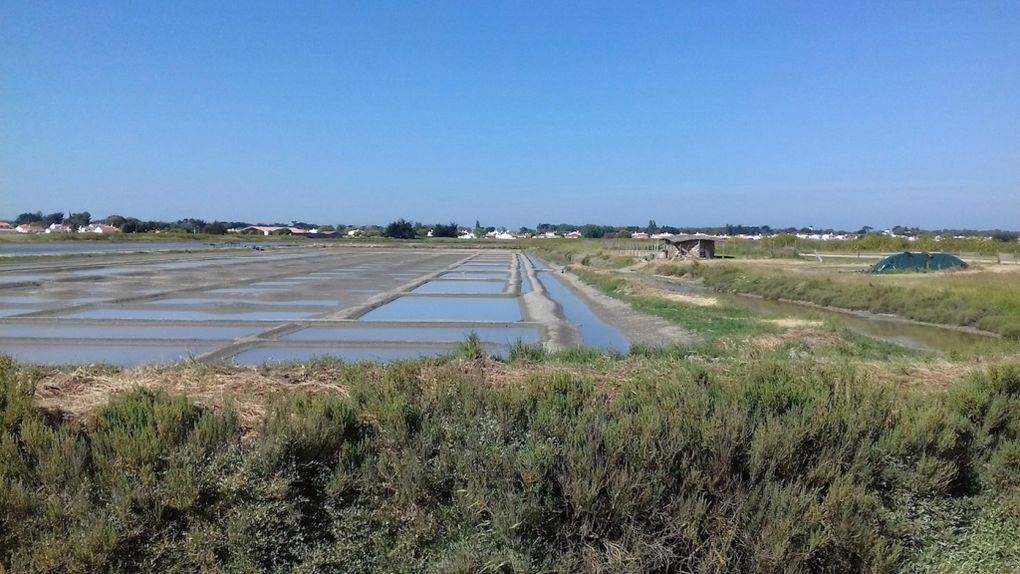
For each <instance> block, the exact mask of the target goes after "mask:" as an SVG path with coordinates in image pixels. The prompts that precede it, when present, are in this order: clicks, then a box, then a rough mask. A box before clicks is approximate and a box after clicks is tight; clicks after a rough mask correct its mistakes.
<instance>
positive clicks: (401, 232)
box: [13, 211, 1020, 242]
mask: <svg viewBox="0 0 1020 574" xmlns="http://www.w3.org/2000/svg"><path fill="white" fill-rule="evenodd" d="M13 223H14V224H15V225H21V224H40V225H44V226H49V225H51V224H63V225H66V226H68V227H71V228H77V227H83V226H86V225H89V224H90V223H103V224H106V225H111V226H113V227H117V228H119V229H120V230H121V231H122V232H124V233H152V232H155V231H160V232H180V233H205V234H209V235H224V234H226V233H227V231H228V230H229V229H236V228H243V227H249V226H251V225H268V226H276V227H297V228H302V229H313V228H314V229H318V230H319V232H320V233H333V232H343V231H345V230H347V229H351V228H358V229H363V230H366V231H367V232H368V234H369V235H378V236H385V237H395V238H402V239H413V238H416V237H425V236H426V235H427V234H428V233H429V232H431V233H432V237H457V235H458V234H459V232H460V231H461V230H464V231H472V232H474V233H475V234H476V235H477V234H483V233H487V232H492V231H497V230H501V229H507V228H504V227H498V228H497V227H495V226H482V225H481V223H480V222H478V221H475V225H474V226H473V227H469V226H462V225H458V224H457V223H455V222H450V223H448V224H443V223H422V222H420V221H408V220H404V219H398V220H396V221H393V222H390V223H389V224H388V225H386V226H380V225H348V224H342V223H338V224H335V225H330V224H326V225H318V224H315V223H308V222H304V221H297V220H292V221H290V222H289V223H280V222H274V223H256V224H253V223H250V222H247V221H219V220H213V221H207V220H204V219H199V218H185V219H178V220H176V221H160V220H143V219H139V218H136V217H125V216H122V215H116V214H115V215H109V216H107V217H105V218H103V219H92V215H91V214H90V213H89V212H88V211H82V212H79V213H74V212H68V213H67V215H65V214H64V212H60V211H58V212H53V213H48V214H44V213H43V212H42V211H36V212H34V213H30V212H26V213H21V214H19V215H18V216H17V217H16V218H15V219H14V220H13ZM575 231H576V232H580V234H581V236H582V237H585V238H589V239H603V238H618V237H619V238H623V237H630V235H631V234H632V233H639V232H644V233H649V234H654V233H703V234H708V235H727V236H735V235H747V236H761V235H766V236H771V235H784V234H785V235H795V234H798V233H799V234H827V235H847V236H853V235H856V236H866V235H873V234H879V233H882V232H883V231H882V230H878V229H875V228H873V227H871V226H868V225H865V226H863V227H861V228H860V229H858V230H855V231H849V230H844V229H834V228H824V229H822V228H815V227H772V226H769V225H740V224H738V225H733V224H726V225H721V226H702V227H697V226H679V227H678V226H673V225H661V226H660V225H658V224H657V223H656V222H655V220H650V221H649V222H648V224H647V225H644V226H641V225H625V226H620V225H598V224H592V223H587V224H580V225H579V224H573V223H539V224H538V225H537V226H535V227H534V228H530V227H526V226H525V227H520V228H518V229H517V232H518V233H532V234H535V233H539V234H541V233H549V232H553V233H559V234H564V233H572V232H575ZM888 231H891V232H892V233H893V234H894V235H899V236H913V237H921V236H927V235H930V236H936V235H939V236H953V237H957V236H961V237H990V238H991V239H993V240H996V241H1002V242H1013V241H1017V240H1018V239H1020V232H1017V231H1011V230H1003V229H945V228H944V229H930V230H929V229H923V228H921V227H917V226H904V225H896V226H894V227H891V228H889V229H888Z"/></svg>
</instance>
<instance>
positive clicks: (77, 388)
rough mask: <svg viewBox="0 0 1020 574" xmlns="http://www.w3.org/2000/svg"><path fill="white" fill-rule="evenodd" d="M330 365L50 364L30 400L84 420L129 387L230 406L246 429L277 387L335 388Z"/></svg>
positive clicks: (57, 415)
mask: <svg viewBox="0 0 1020 574" xmlns="http://www.w3.org/2000/svg"><path fill="white" fill-rule="evenodd" d="M336 381H337V377H336V376H335V374H333V373H331V372H330V369H328V368H323V367H317V366H316V365H314V364H295V365H291V366H257V367H244V366H233V365H223V366H217V365H200V364H193V365H189V364H180V365H172V366H151V367H136V368H129V369H122V370H111V369H109V368H102V367H88V366H85V367H74V368H72V369H71V370H62V369H55V370H52V371H50V372H48V373H46V374H44V375H43V376H42V378H41V379H40V380H39V381H38V384H37V385H36V391H35V399H34V404H35V406H36V407H37V408H39V409H40V410H42V411H44V412H46V413H48V415H49V416H50V417H51V418H54V419H59V420H65V421H68V422H71V423H74V424H79V425H87V424H88V421H89V419H90V417H91V415H92V414H93V413H95V412H96V411H98V410H99V409H100V408H102V407H103V406H105V405H106V404H107V403H109V402H110V400H111V399H112V398H113V397H116V396H119V395H123V394H126V393H129V392H131V391H133V390H135V389H149V390H161V391H164V392H166V393H168V394H171V395H176V394H181V395H186V396H188V397H189V398H191V399H192V400H193V401H195V402H196V403H198V404H200V405H203V406H209V407H212V408H215V409H222V408H224V407H226V406H228V405H229V406H231V407H232V408H233V409H234V410H235V411H236V412H237V414H238V416H239V417H240V419H241V425H242V427H244V429H245V430H246V431H250V430H251V429H253V428H254V427H255V425H257V424H258V422H259V421H261V420H262V418H263V416H264V415H265V408H266V405H267V404H268V402H269V398H270V397H271V396H272V395H273V394H275V393H278V392H281V391H303V392H310V393H336V394H342V395H346V393H347V391H346V389H345V388H344V387H343V386H342V385H339V384H337V382H336Z"/></svg>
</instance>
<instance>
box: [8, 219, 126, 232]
mask: <svg viewBox="0 0 1020 574" xmlns="http://www.w3.org/2000/svg"><path fill="white" fill-rule="evenodd" d="M0 233H120V229H118V228H116V227H114V226H112V225H106V224H104V223H91V224H89V225H82V226H79V227H77V228H74V227H70V226H67V225H64V224H62V223H53V224H50V225H48V226H47V225H42V224H39V223H22V224H20V225H14V224H13V223H10V222H8V221H0Z"/></svg>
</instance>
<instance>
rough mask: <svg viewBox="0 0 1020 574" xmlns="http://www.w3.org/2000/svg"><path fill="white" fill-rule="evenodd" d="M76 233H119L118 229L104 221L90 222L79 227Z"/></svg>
mask: <svg viewBox="0 0 1020 574" xmlns="http://www.w3.org/2000/svg"><path fill="white" fill-rule="evenodd" d="M78 233H120V229H118V228H116V227H114V226H112V225H106V224H105V223H90V224H88V225H85V226H82V227H79V228H78Z"/></svg>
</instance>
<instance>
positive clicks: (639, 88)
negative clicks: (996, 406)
mask: <svg viewBox="0 0 1020 574" xmlns="http://www.w3.org/2000/svg"><path fill="white" fill-rule="evenodd" d="M159 4H160V3H156V2H123V3H120V2H46V1H41V0H30V1H12V0H0V216H3V217H13V216H14V215H17V214H18V213H20V212H22V211H35V210H43V211H59V210H64V211H67V210H74V211H78V210H88V211H90V212H92V213H93V215H94V216H105V215H108V214H110V213H112V212H117V213H120V214H123V215H134V216H138V217H142V218H152V219H177V218H181V217H187V216H193V217H201V218H206V219H232V220H250V221H271V220H280V221H289V220H292V219H297V220H306V221H314V222H319V223H386V222H387V221H390V220H392V219H394V218H397V217H405V218H408V219H413V220H420V221H449V220H455V221H458V222H461V223H467V224H473V223H474V221H475V220H476V219H479V220H481V221H482V223H483V224H486V225H508V226H514V227H516V226H520V225H528V226H533V225H534V224H536V223H538V222H540V221H541V222H561V221H567V222H576V223H583V222H594V223H605V224H644V223H646V222H647V221H648V220H649V219H651V218H654V219H656V220H657V221H658V222H659V223H660V224H666V223H669V224H673V225H714V224H724V223H745V224H771V225H773V226H786V225H796V226H802V225H815V226H822V227H828V226H833V227H844V228H857V227H860V226H861V225H871V226H874V227H883V226H890V225H895V224H909V225H920V226H923V227H947V226H948V227H977V228H992V227H1003V228H1011V229H1016V228H1020V2H1016V1H1007V2H979V1H973V2H970V1H966V2H964V1H960V2H909V3H907V2H893V3H890V2H871V3H859V2H843V1H839V2H803V3H781V2H754V3H747V4H741V3H721V2H677V1H669V2H662V3H632V2H612V3H601V2H578V3H569V4H568V3H562V2H548V1H540V2H520V1H512V2H511V1H508V2H492V1H471V2H433V1H422V2H413V3H411V2H399V3H398V2H392V3H391V2H379V1H372V2H363V3H342V2H322V3H305V2H294V3H290V2H265V3H259V2H237V3H226V2H209V1H205V0H203V1H199V2H185V1H173V2H165V3H161V4H162V5H159ZM226 4H233V5H232V6H226Z"/></svg>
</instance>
